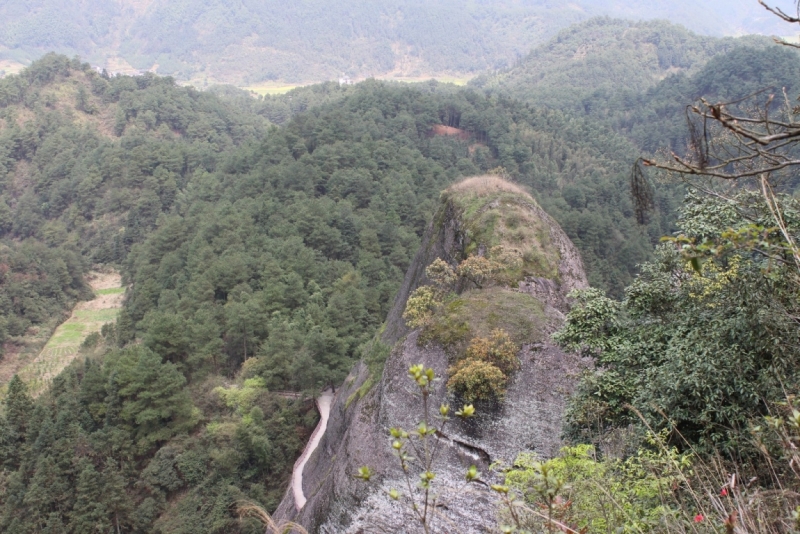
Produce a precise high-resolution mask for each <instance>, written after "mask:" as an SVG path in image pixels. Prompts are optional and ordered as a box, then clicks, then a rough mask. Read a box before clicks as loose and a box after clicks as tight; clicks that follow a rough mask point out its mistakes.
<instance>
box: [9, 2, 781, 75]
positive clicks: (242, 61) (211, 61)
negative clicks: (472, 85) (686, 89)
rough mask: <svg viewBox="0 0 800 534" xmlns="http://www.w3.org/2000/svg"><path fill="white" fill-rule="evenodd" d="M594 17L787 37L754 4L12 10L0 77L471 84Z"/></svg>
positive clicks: (27, 5)
mask: <svg viewBox="0 0 800 534" xmlns="http://www.w3.org/2000/svg"><path fill="white" fill-rule="evenodd" d="M598 15H611V16H617V17H628V18H632V19H642V18H653V17H658V18H666V19H669V20H672V21H673V22H680V23H682V24H685V25H686V26H687V27H690V28H692V29H694V30H695V31H700V32H703V33H706V34H714V35H740V34H743V33H752V32H766V33H776V34H783V32H786V31H787V30H784V29H782V25H781V24H780V23H779V22H778V21H777V20H776V19H775V17H772V16H769V15H768V14H767V13H766V11H765V10H764V9H762V8H761V7H760V6H759V5H758V4H757V3H756V2H755V0H735V1H730V0H726V1H723V0H714V1H706V2H691V1H689V0H683V1H674V0H673V1H667V0H626V1H624V2H620V1H615V0H576V1H574V2H568V3H567V2H548V1H545V0H525V1H523V2H501V1H499V0H491V1H482V2H466V3H465V2H459V1H457V0H440V1H438V2H423V1H421V0H401V1H389V0H378V1H373V2H361V1H357V0H345V1H337V2H332V1H331V0H310V1H304V2H299V3H298V2H279V1H277V0H268V1H259V2H253V1H249V0H248V1H243V2H235V3H231V2H225V1H223V0H181V1H168V0H123V1H119V2H106V1H102V0H81V1H80V2H77V1H75V0H37V1H34V2H30V1H25V0H8V1H5V2H3V3H2V4H1V5H0V20H2V21H3V25H2V27H0V70H2V69H4V68H6V69H8V68H11V67H12V66H14V65H19V64H28V63H29V62H30V61H31V60H32V59H34V58H36V57H38V56H39V55H41V54H43V53H45V52H49V51H51V50H55V51H58V52H60V53H65V54H70V55H73V54H78V55H80V56H82V57H84V58H86V59H88V60H90V61H91V62H92V63H93V64H96V65H99V66H101V67H105V68H107V69H108V70H109V71H115V72H123V73H132V72H134V71H135V70H136V69H139V70H152V71H154V72H157V73H159V74H168V75H174V76H178V77H180V78H182V79H193V80H195V81H196V82H197V83H203V82H204V81H206V80H208V81H218V82H220V81H221V82H228V83H237V84H242V83H245V82H258V81H263V80H276V79H277V80H284V81H321V80H325V79H332V78H336V77H338V76H340V75H341V73H343V72H346V73H347V74H349V75H351V76H368V75H378V74H398V75H404V76H421V75H431V74H435V73H445V72H452V73H470V72H477V71H479V70H482V69H486V68H501V67H504V66H508V65H510V64H513V62H514V61H516V60H517V59H518V58H519V57H521V56H522V55H524V54H526V53H527V52H528V50H529V49H530V47H531V46H533V45H535V44H537V43H541V42H542V41H544V40H545V39H548V38H550V37H551V36H552V35H553V34H554V33H555V32H557V31H558V30H560V29H562V28H565V27H566V26H569V25H570V24H573V23H575V22H578V21H580V20H583V19H586V18H589V17H593V16H598ZM788 31H790V30H788Z"/></svg>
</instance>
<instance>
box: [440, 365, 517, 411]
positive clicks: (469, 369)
mask: <svg viewBox="0 0 800 534" xmlns="http://www.w3.org/2000/svg"><path fill="white" fill-rule="evenodd" d="M448 372H449V374H450V380H448V381H447V387H448V388H450V389H451V390H453V391H455V392H456V393H459V394H460V395H461V396H462V397H463V398H464V401H466V402H474V401H476V400H487V399H491V398H493V397H496V398H497V397H502V396H503V395H504V394H505V391H506V382H507V381H508V378H507V377H506V375H505V374H503V371H501V370H500V369H498V368H497V366H495V365H494V364H491V363H489V362H485V361H481V360H471V359H466V360H461V361H460V362H458V363H457V364H456V365H454V366H453V367H451V368H450V369H449V370H448Z"/></svg>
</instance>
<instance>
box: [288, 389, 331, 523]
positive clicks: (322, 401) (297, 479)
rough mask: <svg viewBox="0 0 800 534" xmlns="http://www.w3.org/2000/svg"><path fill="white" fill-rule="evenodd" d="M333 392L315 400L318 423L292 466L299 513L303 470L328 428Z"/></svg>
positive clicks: (302, 498)
mask: <svg viewBox="0 0 800 534" xmlns="http://www.w3.org/2000/svg"><path fill="white" fill-rule="evenodd" d="M333 395H334V394H333V392H332V391H331V390H329V389H326V390H325V391H323V392H322V394H321V395H320V396H319V397H318V398H317V409H318V410H319V423H318V424H317V428H315V429H314V433H313V434H311V439H310V440H308V443H307V444H306V448H305V449H304V450H303V454H302V455H300V458H298V459H297V461H296V462H295V464H294V470H293V471H292V493H293V494H294V505H295V507H296V508H297V510H298V511H300V510H301V509H302V508H303V506H305V504H306V496H305V495H304V494H303V468H304V467H305V466H306V462H307V461H308V459H309V458H310V457H311V454H313V452H314V451H315V450H316V449H317V445H319V441H320V440H321V439H322V436H324V435H325V430H326V429H327V428H328V415H329V414H330V412H331V404H332V402H333Z"/></svg>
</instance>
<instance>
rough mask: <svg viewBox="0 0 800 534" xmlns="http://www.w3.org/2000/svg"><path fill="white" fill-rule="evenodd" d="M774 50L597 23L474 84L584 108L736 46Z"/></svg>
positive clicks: (648, 26)
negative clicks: (591, 100)
mask: <svg viewBox="0 0 800 534" xmlns="http://www.w3.org/2000/svg"><path fill="white" fill-rule="evenodd" d="M773 45H774V43H773V42H772V40H771V39H768V38H765V37H758V36H749V37H744V38H732V37H728V38H717V37H706V36H702V35H698V34H696V33H693V32H691V31H689V30H687V29H686V28H685V27H684V26H679V25H675V24H672V23H669V22H666V21H660V20H651V21H647V22H631V21H627V20H622V19H610V18H595V19H591V20H589V21H586V22H583V23H581V24H577V25H575V26H571V27H570V28H567V29H565V30H562V31H561V32H560V33H559V34H558V35H556V36H555V37H553V38H552V39H551V40H549V41H548V42H547V43H544V44H541V45H539V46H537V47H535V48H534V49H533V50H531V52H530V53H529V54H527V55H526V56H525V57H524V58H523V59H522V60H521V61H520V62H519V63H518V64H517V65H515V66H514V67H513V68H510V69H507V70H504V71H500V72H497V73H486V74H483V75H481V76H479V77H477V78H476V79H474V80H472V81H471V82H470V85H472V86H473V87H480V88H483V89H485V90H488V91H499V92H502V93H503V94H507V95H511V96H514V97H516V98H519V99H521V100H524V101H527V102H531V103H535V104H537V105H543V106H547V107H551V108H557V109H571V110H577V111H583V108H584V106H585V105H586V104H585V100H587V99H588V98H591V97H592V96H597V97H598V98H601V97H605V98H614V97H615V96H616V95H617V94H618V93H620V92H622V93H625V94H636V93H641V92H644V91H646V90H648V89H651V88H652V87H654V86H656V85H657V84H658V83H659V82H660V81H661V80H663V79H664V78H666V77H668V76H670V75H673V74H677V73H684V74H687V75H692V74H694V73H696V72H697V71H698V70H700V69H701V68H702V67H703V66H704V65H705V64H706V63H707V62H708V61H709V60H710V59H711V58H712V57H715V56H717V55H720V54H725V53H727V52H729V51H731V50H732V49H734V48H735V47H737V46H754V47H759V48H765V47H771V48H773V49H774V48H775V47H774V46H773Z"/></svg>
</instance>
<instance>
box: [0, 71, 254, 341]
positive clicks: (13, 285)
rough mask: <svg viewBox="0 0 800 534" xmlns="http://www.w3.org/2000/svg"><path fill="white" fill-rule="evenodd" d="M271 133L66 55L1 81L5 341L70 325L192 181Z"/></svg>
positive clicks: (216, 104) (159, 82)
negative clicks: (89, 283) (92, 270)
mask: <svg viewBox="0 0 800 534" xmlns="http://www.w3.org/2000/svg"><path fill="white" fill-rule="evenodd" d="M266 127H267V121H266V120H264V119H262V118H261V117H260V116H257V115H250V114H247V113H245V112H244V110H239V109H235V108H233V107H231V106H228V105H226V104H224V103H223V102H221V101H220V100H219V99H218V98H216V97H214V96H212V95H208V94H203V93H200V92H198V91H194V90H192V89H186V88H181V87H178V86H176V85H175V84H174V82H173V81H172V80H170V79H167V78H157V77H155V76H143V77H139V78H124V77H120V78H104V77H102V76H100V75H99V74H97V73H96V72H94V71H93V70H92V69H91V68H90V67H89V65H86V64H81V63H80V62H76V61H70V60H68V59H67V58H66V57H63V56H55V55H49V56H46V57H45V58H43V59H41V60H39V61H37V62H36V63H34V64H33V65H32V66H31V67H30V68H29V69H27V70H26V71H24V72H23V73H22V74H21V75H19V76H10V77H6V78H5V79H3V80H0V239H2V243H3V245H2V248H0V265H2V281H1V282H0V311H1V312H2V318H3V319H2V321H0V342H2V341H3V340H5V339H6V338H7V337H8V339H11V340H12V343H14V344H16V345H17V348H19V347H24V346H25V345H26V344H27V341H28V336H29V334H30V333H31V332H33V333H35V332H36V331H37V330H38V329H39V328H44V329H45V331H49V329H51V328H52V324H53V322H54V321H56V322H59V321H61V320H63V318H64V317H63V316H62V313H64V312H66V310H68V309H69V307H71V306H72V305H73V304H74V302H75V300H76V299H78V298H84V297H86V296H87V295H88V293H87V287H86V286H85V285H84V283H83V275H84V274H85V272H86V271H87V269H88V268H89V267H90V266H91V264H93V263H106V264H115V263H119V262H121V261H123V260H124V259H125V257H126V256H127V253H128V251H129V250H130V248H131V246H132V245H133V244H134V243H136V242H139V241H141V240H142V239H144V237H145V236H146V235H147V234H148V233H149V231H150V230H151V229H152V228H153V227H154V226H155V224H156V220H157V219H158V217H159V215H160V214H161V213H162V212H165V211H169V210H170V209H171V207H172V205H173V203H174V202H175V200H176V198H177V195H178V194H179V191H180V190H181V189H182V188H183V187H185V185H186V183H187V182H188V181H189V179H190V177H192V176H193V175H195V174H197V173H202V172H213V171H214V170H215V169H216V165H217V160H218V159H219V157H220V155H221V154H223V153H225V152H227V151H230V150H231V149H232V148H233V147H234V146H236V145H238V144H241V143H243V142H245V141H246V140H248V139H255V138H256V137H259V136H260V135H262V134H263V132H264V131H266ZM31 329H33V330H31ZM34 337H35V336H34ZM13 340H16V341H13Z"/></svg>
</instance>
